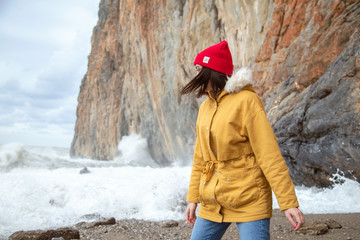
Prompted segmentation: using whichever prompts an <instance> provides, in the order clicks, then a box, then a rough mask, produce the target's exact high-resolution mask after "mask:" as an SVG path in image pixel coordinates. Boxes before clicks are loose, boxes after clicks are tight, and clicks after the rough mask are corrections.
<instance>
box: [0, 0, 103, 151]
mask: <svg viewBox="0 0 360 240" xmlns="http://www.w3.org/2000/svg"><path fill="white" fill-rule="evenodd" d="M99 2H100V0H60V1H59V0H0V144H6V143H11V142H17V143H23V144H26V145H37V146H59V147H67V148H68V147H70V144H71V141H72V138H73V134H74V125H75V120H76V106H77V96H78V93H79V87H80V83H81V79H82V78H83V76H84V75H85V73H86V69H87V57H88V55H89V54H90V48H91V46H90V40H91V34H92V30H93V27H94V26H95V25H96V22H97V13H98V8H99Z"/></svg>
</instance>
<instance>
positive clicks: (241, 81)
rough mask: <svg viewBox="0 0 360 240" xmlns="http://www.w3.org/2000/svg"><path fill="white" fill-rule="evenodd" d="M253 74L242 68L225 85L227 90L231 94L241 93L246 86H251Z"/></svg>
mask: <svg viewBox="0 0 360 240" xmlns="http://www.w3.org/2000/svg"><path fill="white" fill-rule="evenodd" d="M252 83H253V80H252V72H251V70H250V69H249V68H247V67H243V68H240V69H239V70H238V71H237V72H236V73H235V74H233V75H232V76H231V77H230V78H229V79H228V81H227V82H226V85H225V88H224V89H225V90H226V91H227V92H229V93H233V92H240V91H241V89H243V88H244V87H245V86H248V85H251V84H252Z"/></svg>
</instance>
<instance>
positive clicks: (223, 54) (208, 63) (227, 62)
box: [194, 41, 234, 76]
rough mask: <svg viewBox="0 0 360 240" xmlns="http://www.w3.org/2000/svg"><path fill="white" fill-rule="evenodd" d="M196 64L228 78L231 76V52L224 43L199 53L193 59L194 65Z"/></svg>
mask: <svg viewBox="0 0 360 240" xmlns="http://www.w3.org/2000/svg"><path fill="white" fill-rule="evenodd" d="M196 64H199V65H201V66H204V67H207V68H210V69H213V70H215V71H217V72H221V73H224V74H226V75H228V76H231V75H232V73H233V68H234V66H233V63H232V57H231V52H230V50H229V46H228V44H227V42H226V41H222V42H220V43H218V44H215V45H213V46H211V47H209V48H207V49H205V50H203V51H202V52H200V53H199V54H198V55H197V56H196V58H195V61H194V65H196Z"/></svg>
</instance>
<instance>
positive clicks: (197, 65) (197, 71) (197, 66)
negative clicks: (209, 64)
mask: <svg viewBox="0 0 360 240" xmlns="http://www.w3.org/2000/svg"><path fill="white" fill-rule="evenodd" d="M195 69H196V74H199V72H200V71H201V69H202V66H201V65H199V64H196V65H195Z"/></svg>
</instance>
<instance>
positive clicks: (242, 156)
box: [186, 69, 299, 222]
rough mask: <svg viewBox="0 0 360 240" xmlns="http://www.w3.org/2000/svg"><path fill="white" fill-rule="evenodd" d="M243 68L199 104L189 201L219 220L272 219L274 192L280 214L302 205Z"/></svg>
mask: <svg viewBox="0 0 360 240" xmlns="http://www.w3.org/2000/svg"><path fill="white" fill-rule="evenodd" d="M250 83H251V72H249V70H246V69H241V70H240V71H239V72H237V74H235V75H234V76H233V77H231V78H230V79H229V80H228V82H227V83H226V86H225V89H224V90H223V91H222V92H221V94H220V95H219V96H218V97H217V99H213V98H212V97H211V96H210V95H209V97H208V98H207V99H206V100H205V101H204V102H203V103H202V104H201V106H200V109H199V114H198V119H197V122H196V129H197V141H196V145H195V151H194V159H193V166H192V172H191V179H190V185H189V191H188V194H187V199H186V200H187V201H188V202H195V203H201V205H200V210H199V216H200V217H201V218H204V219H208V220H211V221H215V222H247V221H255V220H260V219H264V218H270V217H271V216H272V193H271V190H273V191H274V193H275V195H276V198H277V201H278V203H279V206H280V209H281V210H286V209H288V208H291V207H298V206H299V204H298V202H297V198H296V195H295V190H294V185H293V182H292V180H291V178H290V175H289V171H288V168H287V166H286V164H285V161H284V159H283V157H282V155H281V152H280V149H279V146H278V143H277V140H276V137H275V134H274V132H273V130H272V128H271V126H270V124H269V121H268V119H267V117H266V114H265V111H264V106H263V103H262V101H261V99H260V98H259V96H258V95H257V94H256V93H255V91H254V89H253V87H252V86H251V85H250Z"/></svg>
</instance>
